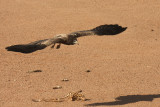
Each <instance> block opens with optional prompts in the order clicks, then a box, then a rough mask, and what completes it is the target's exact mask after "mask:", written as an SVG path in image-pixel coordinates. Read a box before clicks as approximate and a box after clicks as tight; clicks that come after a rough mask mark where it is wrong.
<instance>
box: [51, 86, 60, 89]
mask: <svg viewBox="0 0 160 107" xmlns="http://www.w3.org/2000/svg"><path fill="white" fill-rule="evenodd" d="M61 88H62V86H55V87H53V89H61Z"/></svg>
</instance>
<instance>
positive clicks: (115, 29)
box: [69, 24, 127, 37]
mask: <svg viewBox="0 0 160 107" xmlns="http://www.w3.org/2000/svg"><path fill="white" fill-rule="evenodd" d="M126 29H127V27H122V26H119V25H117V24H115V25H107V24H106V25H100V26H98V27H96V28H93V29H91V30H84V31H77V32H73V33H70V34H69V35H75V36H76V37H81V36H88V35H99V36H101V35H116V34H119V33H121V32H123V31H125V30H126Z"/></svg>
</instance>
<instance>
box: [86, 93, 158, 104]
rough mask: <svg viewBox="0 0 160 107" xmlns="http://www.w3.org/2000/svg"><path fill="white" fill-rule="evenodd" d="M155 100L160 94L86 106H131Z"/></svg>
mask: <svg viewBox="0 0 160 107" xmlns="http://www.w3.org/2000/svg"><path fill="white" fill-rule="evenodd" d="M154 98H160V94H151V95H127V96H119V97H117V98H115V100H116V101H111V102H100V103H92V104H87V105H85V106H116V105H125V104H129V103H136V102H139V101H153V100H154Z"/></svg>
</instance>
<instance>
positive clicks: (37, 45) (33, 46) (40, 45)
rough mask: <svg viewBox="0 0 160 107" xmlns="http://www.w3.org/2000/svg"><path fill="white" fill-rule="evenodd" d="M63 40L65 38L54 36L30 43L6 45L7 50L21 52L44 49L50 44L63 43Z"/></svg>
mask: <svg viewBox="0 0 160 107" xmlns="http://www.w3.org/2000/svg"><path fill="white" fill-rule="evenodd" d="M61 42H63V39H61V38H58V37H54V38H51V39H44V40H38V41H34V42H31V43H28V44H18V45H12V46H8V47H6V50H8V51H14V52H21V53H32V52H34V51H37V50H41V49H44V48H46V47H47V46H50V45H51V44H55V43H61Z"/></svg>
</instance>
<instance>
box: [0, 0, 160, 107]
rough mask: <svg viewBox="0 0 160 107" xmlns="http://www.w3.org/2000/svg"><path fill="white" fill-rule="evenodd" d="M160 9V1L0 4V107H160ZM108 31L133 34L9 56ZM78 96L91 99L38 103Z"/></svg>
mask: <svg viewBox="0 0 160 107" xmlns="http://www.w3.org/2000/svg"><path fill="white" fill-rule="evenodd" d="M159 10H160V0H0V79H1V81H0V106H1V107H83V106H88V107H92V106H97V107H99V106H100V107H103V106H115V107H116V106H122V107H160V37H159V36H160V21H159V20H160V11H159ZM102 24H119V25H121V26H124V27H128V29H127V30H126V31H125V32H123V33H121V34H118V35H116V36H88V37H82V38H79V39H78V40H79V44H80V45H73V46H66V45H62V46H61V48H60V49H51V48H50V47H48V48H46V49H44V50H40V51H37V52H34V53H31V54H23V53H16V52H8V51H6V50H5V47H6V46H9V45H13V44H23V43H29V42H32V41H35V40H40V39H46V38H51V37H53V36H54V35H56V34H59V33H70V32H72V31H77V30H85V29H91V28H94V27H96V26H99V25H102ZM37 69H40V70H42V71H43V72H37V73H26V72H27V71H30V70H37ZM86 70H90V71H91V72H88V73H87V72H85V71H86ZM64 78H67V79H69V80H70V81H68V82H62V81H61V80H62V79H64ZM56 85H60V86H62V89H59V90H54V89H53V87H54V86H56ZM80 89H81V90H83V94H84V95H85V96H86V98H87V99H90V100H88V101H66V102H61V103H60V102H33V101H32V99H42V98H59V97H63V96H64V95H66V94H67V93H69V92H74V91H78V90H80Z"/></svg>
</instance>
